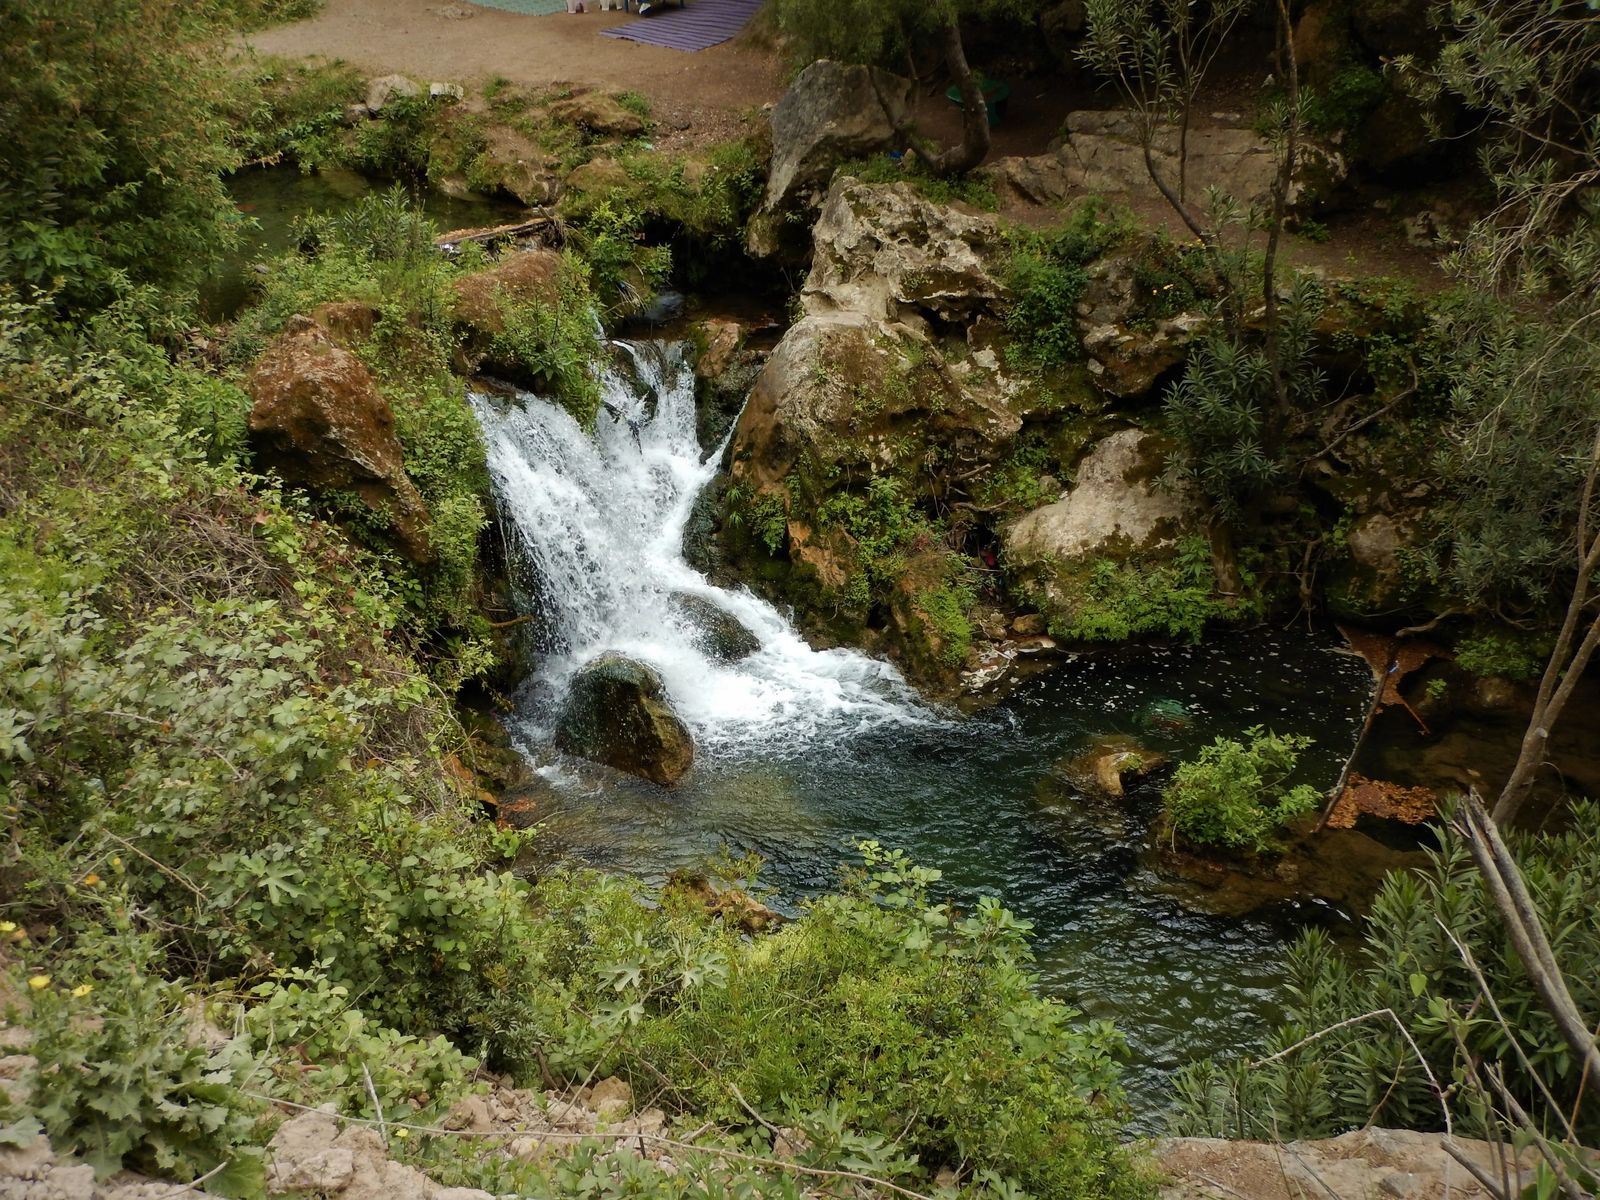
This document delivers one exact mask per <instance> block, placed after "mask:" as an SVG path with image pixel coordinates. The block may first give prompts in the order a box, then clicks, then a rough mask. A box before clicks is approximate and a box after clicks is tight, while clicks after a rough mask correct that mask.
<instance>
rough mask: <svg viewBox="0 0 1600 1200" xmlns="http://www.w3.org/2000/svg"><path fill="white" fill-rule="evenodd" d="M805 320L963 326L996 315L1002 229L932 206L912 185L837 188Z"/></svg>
mask: <svg viewBox="0 0 1600 1200" xmlns="http://www.w3.org/2000/svg"><path fill="white" fill-rule="evenodd" d="M813 240H814V243H815V247H816V248H815V251H814V253H813V255H812V260H811V274H810V276H809V277H808V278H807V280H806V285H805V291H804V294H803V297H802V300H803V303H804V304H805V307H806V311H808V312H813V313H815V312H830V311H844V312H853V313H860V314H862V315H864V316H867V317H871V318H875V319H878V320H891V319H897V320H907V319H911V320H925V319H927V318H929V317H932V318H935V319H937V320H939V321H943V322H957V321H963V322H964V321H970V320H971V319H972V318H973V317H975V316H977V315H978V314H980V313H982V312H984V311H986V310H989V309H992V308H994V307H995V306H996V305H997V304H998V302H999V301H1000V299H1001V297H1002V296H1003V294H1004V290H1005V289H1004V285H1003V284H1001V282H1000V280H999V279H998V278H997V277H996V275H995V274H994V268H995V266H996V265H997V264H998V263H999V261H1000V259H1001V252H1002V250H1003V244H1002V240H1001V234H1000V226H999V223H998V222H997V221H996V220H995V219H994V218H993V217H991V216H986V215H971V214H968V213H963V212H960V211H958V210H956V209H953V208H947V207H943V206H941V205H938V204H935V203H933V202H932V201H931V200H929V199H927V197H925V196H923V195H922V194H921V193H920V192H918V191H917V190H916V189H915V188H914V187H912V186H911V185H910V184H909V183H895V184H869V183H861V182H859V181H857V180H854V179H841V180H839V181H838V182H837V183H835V184H834V186H833V187H832V188H831V189H830V190H829V192H828V198H827V202H826V203H825V204H824V205H823V207H822V213H821V215H820V216H819V217H818V218H817V224H816V228H815V230H814V231H813Z"/></svg>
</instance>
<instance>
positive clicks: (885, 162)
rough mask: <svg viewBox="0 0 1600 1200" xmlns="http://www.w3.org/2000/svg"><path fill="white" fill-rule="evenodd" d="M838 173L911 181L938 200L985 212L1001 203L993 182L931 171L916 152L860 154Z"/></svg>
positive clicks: (871, 180) (877, 180)
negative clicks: (946, 176) (892, 155)
mask: <svg viewBox="0 0 1600 1200" xmlns="http://www.w3.org/2000/svg"><path fill="white" fill-rule="evenodd" d="M835 174H836V175H853V176H855V178H857V179H859V180H861V182H862V183H909V184H910V185H911V186H912V187H914V188H916V190H917V191H918V192H919V193H920V194H921V195H923V196H925V197H926V198H927V199H929V200H931V201H933V203H935V204H941V205H950V204H957V203H960V204H966V205H970V206H971V207H973V208H976V209H979V210H980V211H982V212H994V210H995V209H997V208H999V207H1000V198H999V197H998V196H996V195H995V193H994V185H993V184H992V183H990V182H989V181H988V180H987V179H983V178H980V177H978V176H975V175H964V176H961V177H960V178H957V179H942V178H940V177H939V176H937V175H932V174H930V173H929V172H928V170H927V168H926V167H924V166H923V165H922V162H921V160H920V159H918V158H915V157H913V156H910V155H908V156H906V157H904V158H898V159H896V158H890V157H889V156H888V155H887V154H879V155H875V156H874V157H872V158H857V159H853V160H851V161H850V162H846V163H841V164H840V165H839V167H838V169H837V170H836V171H835Z"/></svg>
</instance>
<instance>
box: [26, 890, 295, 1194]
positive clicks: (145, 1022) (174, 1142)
mask: <svg viewBox="0 0 1600 1200" xmlns="http://www.w3.org/2000/svg"><path fill="white" fill-rule="evenodd" d="M113 921H114V924H113V929H112V930H102V929H99V928H93V927H91V928H90V929H88V930H86V931H85V933H84V936H83V938H82V940H81V941H80V943H79V944H78V946H77V947H75V949H74V950H73V951H72V952H71V953H70V954H67V955H65V956H63V957H62V958H61V959H60V960H59V961H58V963H57V966H56V971H57V976H59V978H55V977H49V976H35V977H34V981H35V983H36V984H40V985H41V986H36V987H32V988H29V989H28V992H29V993H30V994H31V996H32V1003H31V1004H30V1006H29V1009H28V1011H27V1013H26V1020H27V1024H28V1027H29V1028H30V1029H31V1030H32V1031H33V1035H34V1040H33V1044H32V1045H31V1046H30V1047H29V1052H30V1053H31V1054H32V1055H33V1056H34V1057H35V1058H37V1059H38V1060H39V1068H38V1070H37V1072H36V1074H35V1075H34V1078H33V1089H32V1096H31V1099H30V1101H29V1104H28V1107H29V1109H30V1110H31V1112H32V1114H33V1116H34V1118H35V1120H37V1121H38V1123H39V1124H40V1125H41V1126H42V1127H43V1129H44V1132H45V1133H47V1134H49V1136H50V1140H51V1143H52V1145H53V1146H54V1148H55V1150H56V1151H57V1153H60V1154H78V1155H81V1156H82V1157H83V1159H84V1161H86V1162H88V1163H89V1164H90V1165H91V1166H93V1167H94V1169H95V1175H96V1176H97V1177H98V1178H101V1179H104V1178H106V1177H107V1176H109V1175H112V1174H115V1173H116V1172H117V1171H118V1170H120V1169H121V1168H122V1167H123V1166H128V1167H132V1168H134V1169H136V1170H142V1171H146V1172H152V1173H156V1174H159V1175H162V1176H165V1177H168V1178H176V1179H179V1180H184V1181H187V1180H191V1179H197V1178H199V1177H200V1176H202V1175H209V1176H210V1178H209V1180H208V1186H209V1187H210V1188H211V1189H212V1190H214V1191H217V1192H221V1193H222V1194H223V1195H229V1196H251V1195H256V1194H259V1193H260V1192H261V1190H262V1186H263V1183H264V1177H265V1170H264V1167H265V1163H264V1159H263V1156H262V1153H261V1151H260V1150H259V1149H257V1148H256V1147H254V1146H252V1145H251V1144H250V1143H251V1142H252V1141H254V1140H256V1124H257V1121H258V1120H259V1118H260V1115H261V1113H262V1106H261V1105H260V1104H259V1102H256V1101H251V1100H248V1099H247V1098H245V1097H244V1096H242V1095H241V1094H240V1088H241V1086H242V1085H243V1084H244V1082H245V1079H246V1077H247V1074H248V1070H249V1067H250V1065H251V1058H250V1055H249V1053H248V1051H247V1050H246V1049H245V1047H243V1046H242V1045H241V1044H240V1043H239V1042H238V1041H228V1042H225V1043H224V1044H222V1045H221V1046H219V1047H217V1048H215V1049H210V1048H207V1046H206V1045H205V1042H204V1039H203V1038H202V1037H200V1036H197V1031H196V1028H195V1014H194V1012H193V1010H192V1009H191V1008H190V1007H189V1006H188V1004H187V999H186V997H185V995H184V992H183V989H182V988H181V987H179V986H177V985H175V984H173V983H169V982H167V981H166V980H164V979H162V978H161V976H160V974H159V970H160V967H161V961H160V956H159V954H158V953H157V951H156V944H155V938H154V937H153V936H151V935H149V934H138V933H135V932H133V931H132V929H131V928H130V927H129V926H128V923H127V919H126V917H123V918H113Z"/></svg>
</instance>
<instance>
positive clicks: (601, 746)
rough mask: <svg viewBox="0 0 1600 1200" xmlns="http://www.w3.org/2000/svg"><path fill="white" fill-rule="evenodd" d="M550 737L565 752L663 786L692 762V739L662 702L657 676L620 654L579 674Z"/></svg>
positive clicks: (605, 656)
mask: <svg viewBox="0 0 1600 1200" xmlns="http://www.w3.org/2000/svg"><path fill="white" fill-rule="evenodd" d="M555 740H556V745H557V746H559V747H560V748H561V749H562V750H564V751H566V752H567V753H568V754H576V755H578V756H579V757H581V758H587V759H590V760H591V761H593V762H598V763H604V764H605V765H606V766H608V767H615V768H616V769H617V770H619V771H626V772H627V773H628V774H630V775H637V776H639V778H641V779H648V780H649V781H650V782H651V783H659V784H661V785H663V786H666V787H670V786H671V785H672V784H675V783H677V782H678V780H680V779H682V778H683V776H684V775H685V774H686V773H687V772H688V770H689V768H690V767H691V766H692V765H693V764H694V739H693V738H692V737H691V736H690V734H689V730H688V728H687V727H686V726H685V725H684V723H683V722H682V721H681V720H679V718H678V715H677V714H676V713H675V712H673V711H672V707H671V705H670V704H668V703H667V700H666V688H665V687H664V686H663V685H662V683H661V676H659V675H657V674H656V673H655V671H653V670H652V669H651V668H649V667H647V666H645V664H643V663H641V662H636V661H634V660H633V659H631V658H627V657H625V656H623V655H621V654H603V655H601V656H600V657H599V658H597V659H595V660H594V661H593V662H590V663H589V664H587V665H586V666H585V667H584V668H583V669H582V670H581V671H579V672H578V674H577V676H576V678H574V679H573V681H572V686H571V688H570V689H569V690H568V692H567V701H566V705H565V707H564V708H563V709H562V712H561V717H560V719H559V721H558V722H557V724H556V739H555Z"/></svg>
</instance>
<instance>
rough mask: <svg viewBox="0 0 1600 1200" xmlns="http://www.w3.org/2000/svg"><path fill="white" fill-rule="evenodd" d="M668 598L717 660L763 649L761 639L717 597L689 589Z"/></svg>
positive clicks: (734, 659) (703, 648)
mask: <svg viewBox="0 0 1600 1200" xmlns="http://www.w3.org/2000/svg"><path fill="white" fill-rule="evenodd" d="M669 599H670V600H671V602H672V607H673V608H674V609H675V610H676V611H677V613H678V615H679V616H680V617H681V618H682V619H683V620H684V621H685V623H687V624H688V625H689V627H690V628H691V629H692V630H693V633H694V639H695V643H696V644H697V645H698V646H699V647H700V649H701V651H702V652H704V653H705V654H707V655H708V656H710V657H711V658H714V659H715V660H716V661H718V662H721V663H735V662H738V661H739V660H740V659H743V658H749V657H750V655H752V654H754V653H755V652H756V651H757V650H759V649H761V639H760V638H758V637H756V635H755V634H753V633H751V632H750V630H749V629H747V628H745V626H744V623H743V622H741V621H740V620H739V618H738V617H736V616H734V615H733V614H732V613H731V612H729V611H728V610H727V609H725V608H723V607H722V606H721V605H720V604H718V603H716V602H715V601H714V600H708V599H706V598H705V597H704V596H696V595H694V594H693V593H690V592H673V593H672V595H671V596H670V597H669Z"/></svg>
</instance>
